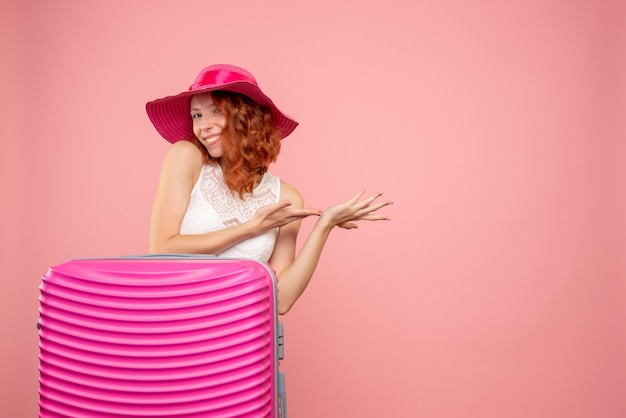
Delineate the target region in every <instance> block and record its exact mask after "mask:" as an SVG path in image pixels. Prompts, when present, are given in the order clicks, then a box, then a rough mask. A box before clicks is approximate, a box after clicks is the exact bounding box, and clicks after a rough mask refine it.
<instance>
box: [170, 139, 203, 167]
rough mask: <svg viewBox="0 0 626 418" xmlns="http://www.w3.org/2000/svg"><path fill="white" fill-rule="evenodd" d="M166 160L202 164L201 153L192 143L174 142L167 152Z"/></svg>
mask: <svg viewBox="0 0 626 418" xmlns="http://www.w3.org/2000/svg"><path fill="white" fill-rule="evenodd" d="M166 158H171V159H184V160H189V161H194V160H196V161H200V162H202V151H200V149H199V148H198V147H197V146H196V145H195V144H193V143H192V142H189V141H176V142H174V143H173V144H172V146H171V147H170V149H169V151H168V152H167V157H166Z"/></svg>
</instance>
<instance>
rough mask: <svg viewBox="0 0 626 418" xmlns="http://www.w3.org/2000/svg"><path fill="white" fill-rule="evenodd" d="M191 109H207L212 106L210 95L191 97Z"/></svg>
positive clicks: (203, 94)
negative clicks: (196, 107) (197, 107)
mask: <svg viewBox="0 0 626 418" xmlns="http://www.w3.org/2000/svg"><path fill="white" fill-rule="evenodd" d="M189 104H190V106H191V107H194V106H200V107H207V106H211V105H213V96H212V95H211V93H210V92H209V93H201V94H196V95H193V96H191V101H190V102H189Z"/></svg>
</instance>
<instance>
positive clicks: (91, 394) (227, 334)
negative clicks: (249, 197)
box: [38, 256, 286, 418]
mask: <svg viewBox="0 0 626 418" xmlns="http://www.w3.org/2000/svg"><path fill="white" fill-rule="evenodd" d="M40 290H41V296H40V309H39V313H40V318H39V324H38V325H39V327H40V330H39V336H40V341H39V348H40V355H39V360H40V361H39V364H40V366H39V371H40V373H39V376H40V377H39V395H40V396H39V398H40V399H39V417H40V418H52V417H70V418H81V417H89V418H91V417H93V418H96V417H98V418H99V417H107V418H111V417H184V418H191V417H203V418H207V417H220V418H226V417H282V418H286V411H285V406H286V405H285V401H286V399H285V391H284V376H283V374H282V372H280V371H279V367H278V366H279V364H278V363H279V360H280V359H282V356H283V353H282V351H283V344H282V340H283V337H282V324H281V323H280V322H279V321H278V314H277V288H276V277H275V275H274V273H273V271H272V270H271V269H270V268H269V266H268V265H267V264H265V263H261V262H257V261H254V260H248V259H220V258H215V257H195V256H190V257H184V256H182V257H181V256H157V257H154V256H149V257H121V258H111V259H78V260H70V261H68V262H66V263H62V264H60V265H57V266H55V267H51V268H50V269H49V271H48V272H47V273H46V274H45V275H44V277H43V280H42V282H41V286H40Z"/></svg>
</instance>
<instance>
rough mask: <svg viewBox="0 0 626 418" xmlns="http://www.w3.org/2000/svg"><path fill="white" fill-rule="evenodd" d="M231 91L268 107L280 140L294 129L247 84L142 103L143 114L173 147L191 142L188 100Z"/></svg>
mask: <svg viewBox="0 0 626 418" xmlns="http://www.w3.org/2000/svg"><path fill="white" fill-rule="evenodd" d="M217 90H222V91H231V92H234V93H240V94H243V95H245V96H248V97H249V98H250V99H252V100H253V101H254V102H255V103H257V104H259V105H261V106H265V107H268V108H269V109H270V110H271V112H272V120H273V122H274V125H275V127H276V128H277V129H278V130H279V131H280V138H281V139H283V138H285V137H287V136H288V135H289V134H291V133H292V132H293V131H294V129H296V127H297V126H298V122H296V121H295V120H294V119H293V118H291V117H290V116H288V115H287V114H285V113H283V112H281V111H280V110H279V109H278V108H277V107H276V105H275V104H274V102H272V100H271V99H270V98H269V97H267V96H266V95H265V94H264V93H263V92H262V91H261V89H260V88H259V87H258V86H257V85H255V84H253V83H250V82H247V81H236V82H232V83H228V84H222V85H214V86H203V87H202V88H198V89H194V90H188V91H184V92H182V93H180V94H177V95H176V96H167V97H163V98H161V99H156V100H153V101H151V102H148V103H146V112H147V113H148V117H149V118H150V121H151V122H152V124H153V125H154V127H155V128H156V130H157V132H159V134H161V136H162V137H163V138H165V139H166V140H167V141H169V142H171V143H174V142H176V141H180V140H183V139H187V140H188V139H191V138H193V136H194V134H193V122H192V119H191V115H190V113H189V102H190V100H191V96H195V95H196V94H202V93H208V92H211V91H217Z"/></svg>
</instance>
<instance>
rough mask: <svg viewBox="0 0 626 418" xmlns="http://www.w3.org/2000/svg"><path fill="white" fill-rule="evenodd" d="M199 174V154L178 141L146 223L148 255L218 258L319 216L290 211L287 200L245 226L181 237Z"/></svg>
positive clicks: (166, 162) (165, 163) (265, 209)
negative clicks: (274, 230) (276, 230)
mask: <svg viewBox="0 0 626 418" xmlns="http://www.w3.org/2000/svg"><path fill="white" fill-rule="evenodd" d="M201 170H202V153H201V152H200V150H199V149H198V148H197V147H196V146H195V145H194V144H192V143H190V142H188V141H178V142H176V143H174V144H173V145H172V147H171V148H170V150H169V152H168V153H167V155H166V157H165V160H164V161H163V166H162V168H161V176H160V179H159V185H158V188H157V192H156V196H155V200H154V205H153V207H152V216H151V220H150V242H149V251H150V253H182V254H219V253H221V252H223V251H224V250H226V249H227V248H230V247H232V246H233V245H235V244H237V243H239V242H241V241H244V240H246V239H249V238H252V237H255V236H257V235H259V234H262V233H263V232H265V231H268V230H270V229H272V228H276V227H281V226H283V225H285V224H288V223H289V222H293V221H294V220H297V219H301V218H303V217H306V216H310V215H318V214H319V212H318V211H315V210H311V209H302V208H301V207H292V205H291V202H290V201H288V200H284V199H283V200H281V201H280V202H278V203H275V204H272V205H268V206H265V207H263V208H261V209H259V210H258V211H257V213H256V214H255V216H254V217H253V218H252V219H250V220H249V221H247V222H243V223H241V224H239V225H234V226H231V227H228V228H226V229H222V230H219V231H214V232H209V233H206V234H197V235H181V234H180V226H181V224H182V221H183V217H184V216H185V212H186V211H187V206H188V204H189V197H190V195H191V191H192V189H193V186H194V184H195V183H196V181H197V180H198V177H199V176H200V172H201Z"/></svg>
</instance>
